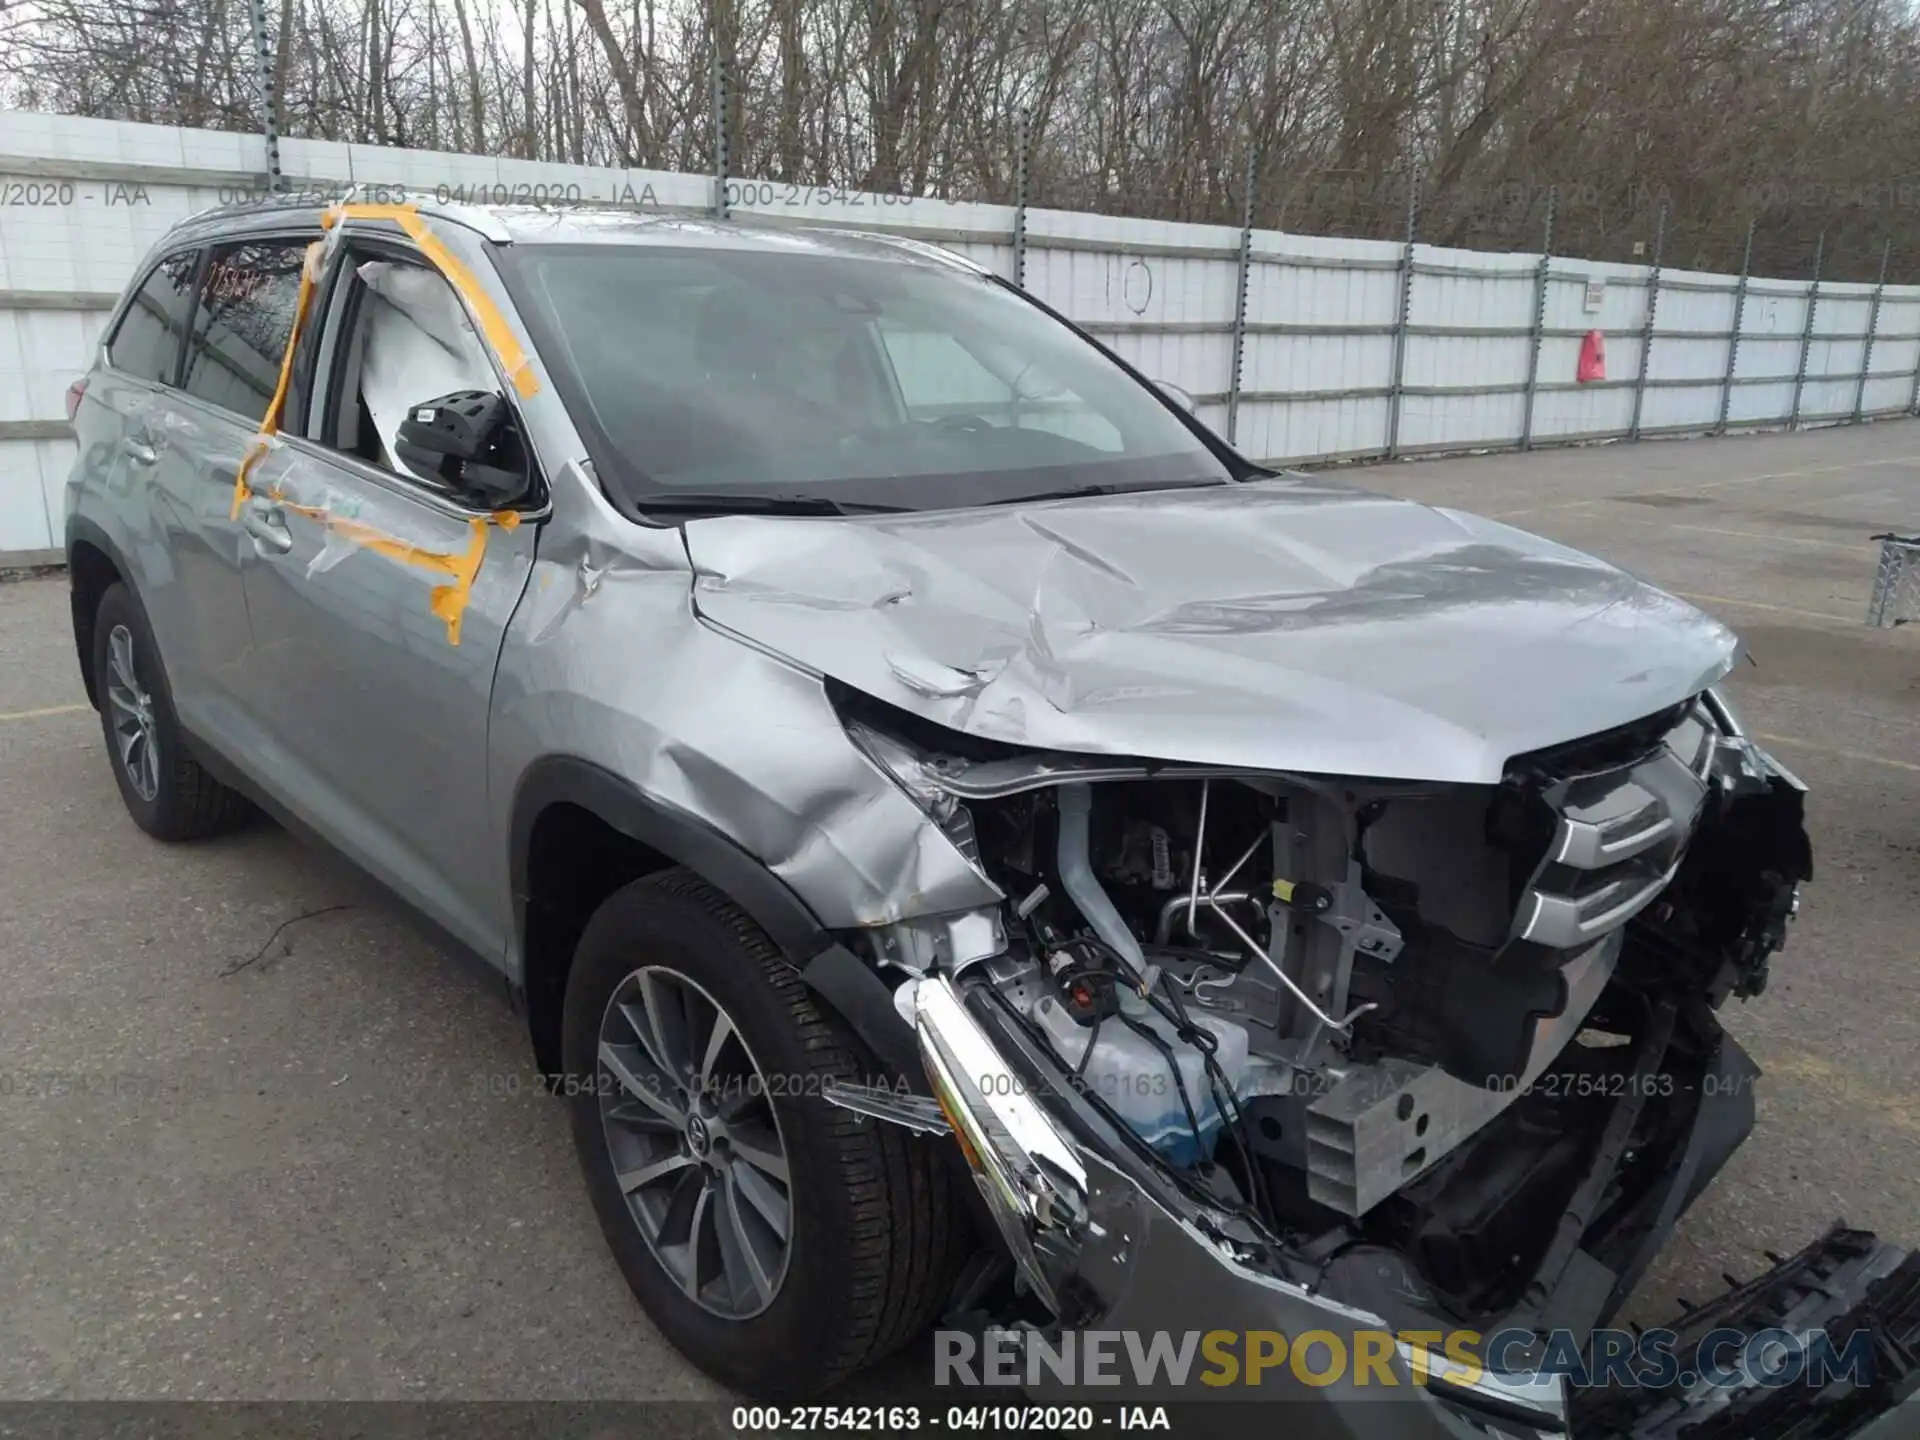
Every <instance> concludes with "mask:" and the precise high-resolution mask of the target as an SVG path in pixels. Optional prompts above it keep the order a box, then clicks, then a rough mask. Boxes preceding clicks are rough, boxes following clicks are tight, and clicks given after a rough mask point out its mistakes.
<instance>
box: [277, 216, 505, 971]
mask: <svg viewBox="0 0 1920 1440" xmlns="http://www.w3.org/2000/svg"><path fill="white" fill-rule="evenodd" d="M396 260H399V263H395V262H396ZM336 269H337V275H336V277H335V283H333V284H331V285H329V286H328V287H327V288H326V290H325V291H324V292H323V295H324V298H323V299H322V300H321V301H319V302H318V303H317V306H316V308H317V309H318V310H319V311H320V312H321V313H320V314H317V315H316V316H314V317H313V318H312V320H310V322H309V323H310V324H323V325H325V327H326V330H325V332H324V335H322V336H321V337H319V338H318V343H317V350H316V354H317V359H316V363H315V367H314V373H315V375H316V377H317V378H316V383H315V386H314V390H315V397H314V402H313V404H312V405H311V407H310V410H309V414H308V416H307V418H306V420H305V421H304V424H303V428H304V429H305V431H306V433H305V434H304V435H292V434H284V433H283V435H282V436H281V437H280V439H279V441H278V443H277V444H276V446H275V447H274V448H273V449H272V450H271V451H270V453H269V454H268V455H267V456H266V458H265V459H264V460H263V461H262V462H261V464H260V465H259V466H258V467H257V471H256V473H255V475H254V477H253V483H252V491H253V493H252V495H251V496H250V497H249V498H248V499H247V500H246V501H245V506H246V512H247V513H246V514H245V515H243V517H242V524H243V525H244V527H245V529H246V531H247V534H248V536H249V537H250V538H249V543H248V545H247V546H246V547H245V557H244V563H243V567H242V572H243V584H244V588H245V593H246V599H247V609H248V614H249V616H250V618H251V621H252V626H253V636H254V648H253V652H252V655H251V657H250V659H249V662H248V664H247V666H246V677H245V684H246V689H247V693H248V696H249V699H250V701H251V703H252V705H253V706H254V707H255V709H256V711H257V713H258V714H259V715H260V716H261V717H262V719H263V720H264V722H265V724H266V727H267V729H268V730H269V731H270V733H271V736H272V741H271V748H270V749H269V750H268V751H266V752H264V753H267V754H269V755H270V757H271V764H270V773H268V774H267V775H265V776H263V777H262V779H263V781H264V782H265V783H266V784H267V785H268V786H269V787H270V788H271V789H273V790H275V791H278V792H280V794H281V796H282V798H283V799H284V800H285V801H286V803H287V804H288V805H289V806H290V808H291V809H293V811H294V812H295V813H296V814H297V815H298V816H299V817H300V818H302V819H304V820H306V821H307V822H308V823H309V824H311V825H313V826H314V828H315V829H317V830H319V831H320V832H321V833H322V834H323V835H324V836H325V837H326V838H327V839H328V840H330V841H331V842H332V843H333V844H335V845H337V846H338V847H339V848H340V849H342V850H344V851H345V852H346V853H347V854H349V855H350V856H352V857H353V858H354V859H355V860H357V861H359V862H360V863H361V864H362V865H364V866H366V867H367V868H368V869H370V870H372V871H373V872H374V873H375V874H376V875H378V876H379V877H380V878H381V879H382V880H384V881H386V882H387V883H388V884H389V885H391V886H392V887H393V888H394V889H396V890H398V891H399V892H400V893H401V894H402V896H403V897H404V898H406V899H407V900H409V901H410V902H412V903H413V904H414V905H416V906H417V907H418V908H419V909H421V910H422V911H424V912H425V913H426V914H427V915H429V916H430V917H431V918H433V919H434V920H436V921H438V922H439V923H440V924H441V925H443V926H444V927H445V928H446V929H447V930H449V931H450V932H452V933H453V934H454V935H455V936H457V937H458V938H459V939H461V940H463V941H465V942H466V943H467V944H469V945H471V946H472V947H474V948H475V949H476V950H478V951H480V952H481V953H482V954H485V955H490V956H491V955H498V954H500V953H502V952H503V947H504V945H505V943H506V935H505V933H504V930H503V922H502V916H503V914H504V913H505V912H504V907H502V906H501V905H499V904H498V897H497V896H491V895H488V894H486V893H484V892H485V890H486V886H485V884H484V883H483V882H482V879H481V877H483V876H490V875H491V874H492V873H493V867H492V866H491V865H490V864H489V863H488V862H489V861H490V860H491V858H492V857H491V856H490V854H489V853H488V852H487V846H488V845H489V843H490V841H489V837H490V835H491V831H490V828H489V821H488V805H487V792H486V746H487V714H488V701H489V695H490V691H491V687H492V683H493V675H494V667H495V663H496V661H497V659H498V657H499V653H500V644H501V639H502V637H503V635H504V633H505V629H506V625H507V621H508V620H509V618H510V617H511V616H512V614H513V611H514V607H515V605H516V604H518V602H519V599H520V594H521V592H522V590H523V589H524V588H525V586H526V582H527V576H528V573H529V571H530V570H531V568H532V561H533V542H534V531H535V529H536V527H535V526H534V525H532V524H522V523H520V519H521V517H520V515H519V514H518V513H516V512H511V511H504V512H495V511H490V510H487V509H484V508H477V507H475V506H474V505H470V504H466V503H463V502H462V499H461V497H460V496H459V495H458V494H456V493H453V492H451V491H450V490H449V488H448V487H446V486H444V485H438V486H436V485H432V484H429V483H427V482H426V481H423V480H421V479H419V478H417V477H416V476H414V475H412V474H411V473H410V472H409V471H408V470H407V469H406V468H405V466H404V465H402V464H401V463H400V462H398V461H397V460H396V459H395V456H394V450H393V431H394V428H395V426H396V425H397V422H398V419H399V418H400V417H401V416H403V415H404V413H405V411H406V409H407V407H408V406H410V405H413V404H417V403H419V402H421V401H424V400H427V399H431V398H434V397H435V396H437V395H439V394H443V393H447V392H448V391H451V390H455V389H459V388H461V387H462V384H463V383H472V384H474V385H476V386H478V385H484V384H488V383H491V381H492V371H491V369H490V367H489V365H488V363H487V361H486V358H485V354H484V351H482V350H481V349H480V348H479V345H478V342H477V341H476V340H475V339H474V337H473V336H472V334H471V332H470V329H463V328H462V326H463V324H464V321H463V319H462V311H461V309H460V306H459V304H458V302H457V300H453V299H452V298H451V291H450V290H447V289H446V287H445V285H444V282H443V281H441V280H440V278H439V276H438V275H436V274H433V273H432V272H431V271H428V270H425V269H424V268H423V267H419V266H417V265H409V264H407V263H406V262H405V260H404V258H402V257H399V256H398V252H397V251H391V250H390V252H382V251H380V250H378V249H373V250H369V249H366V248H363V247H360V246H355V245H348V246H345V247H343V253H342V254H341V255H340V256H339V257H338V258H337V262H336ZM435 287H439V289H438V290H436V289H435ZM441 291H444V292H445V293H444V294H442V293H441ZM435 332H437V338H436V334H435ZM463 347H464V348H463ZM414 389H422V390H424V391H425V393H423V394H418V395H415V394H412V393H411V391H412V390H414Z"/></svg>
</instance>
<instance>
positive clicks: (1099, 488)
mask: <svg viewBox="0 0 1920 1440" xmlns="http://www.w3.org/2000/svg"><path fill="white" fill-rule="evenodd" d="M1231 483H1233V482H1231V481H1227V480H1134V481H1126V480H1120V481H1115V482H1113V483H1112V484H1108V485H1069V486H1067V487H1065V488H1064V489H1060V490H1042V491H1040V492H1039V493H1037V494H1033V495H1009V496H1008V497H1007V498H1006V499H1004V500H994V501H991V502H989V503H991V504H994V505H1028V504H1031V503H1033V502H1034V501H1036V500H1079V499H1083V498H1084V497H1086V496H1088V495H1138V494H1142V493H1144V492H1146V491H1148V490H1212V489H1217V488H1219V487H1220V486H1221V485H1226V484H1231Z"/></svg>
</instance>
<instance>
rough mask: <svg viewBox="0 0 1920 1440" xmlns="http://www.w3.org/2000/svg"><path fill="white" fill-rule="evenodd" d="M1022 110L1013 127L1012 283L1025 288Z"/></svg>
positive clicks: (1025, 123) (1025, 137)
mask: <svg viewBox="0 0 1920 1440" xmlns="http://www.w3.org/2000/svg"><path fill="white" fill-rule="evenodd" d="M1029 124H1030V121H1029V120H1028V118H1027V112H1026V111H1024V110H1022V111H1021V112H1020V115H1019V118H1018V119H1017V120H1016V121H1015V122H1014V127H1013V283H1014V284H1015V285H1016V286H1017V287H1018V288H1020V289H1022V290H1024V289H1026V288H1027V140H1028V135H1027V130H1028V126H1029Z"/></svg>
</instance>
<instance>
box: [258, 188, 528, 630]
mask: <svg viewBox="0 0 1920 1440" xmlns="http://www.w3.org/2000/svg"><path fill="white" fill-rule="evenodd" d="M341 220H391V221H393V222H394V223H395V224H397V225H398V226H399V227H400V228H401V229H402V230H404V231H405V232H406V233H407V235H408V237H409V238H411V239H412V241H413V242H414V244H416V245H418V246H419V247H420V253H421V254H423V255H425V256H426V257H427V259H428V260H430V261H431V262H432V263H433V266H434V268H435V269H436V270H438V271H439V272H440V273H441V274H442V275H443V276H445V277H446V280H447V283H448V284H450V285H452V286H453V288H454V289H455V290H457V291H458V292H459V293H460V295H461V296H462V297H463V298H464V299H465V300H466V302H467V304H468V305H469V306H471V307H472V309H473V314H474V318H475V319H476V320H477V321H478V322H479V326H480V333H481V334H482V335H483V336H485V337H486V341H487V344H488V345H489V346H490V347H491V348H492V350H493V353H494V354H495V355H496V356H497V357H498V358H499V361H500V364H501V367H502V368H503V369H504V370H505V371H506V372H507V378H508V380H510V381H511V382H512V384H513V388H514V390H515V391H516V392H518V393H519V394H520V395H522V396H528V395H533V394H536V393H538V391H539V389H540V381H539V378H538V377H537V376H535V374H534V373H533V362H532V360H531V359H530V358H529V357H528V355H527V353H526V351H524V350H522V349H521V348H520V342H519V340H518V339H517V338H515V336H514V333H513V330H512V328H511V327H510V326H509V325H508V324H507V320H506V317H505V316H504V315H502V314H501V313H500V307H499V306H497V305H495V304H494V303H493V299H492V297H491V296H489V295H488V294H487V293H486V291H484V290H482V289H481V288H480V285H479V282H478V281H476V280H475V279H474V277H473V272H472V271H470V270H469V269H467V267H466V266H465V265H463V264H461V263H460V259H459V257H458V256H456V255H455V254H454V253H453V252H452V251H451V250H449V249H447V247H446V246H445V245H444V244H443V243H442V242H441V240H440V237H439V236H437V235H435V234H434V233H433V231H432V230H430V229H429V228H428V227H427V223H426V221H424V220H422V219H421V218H420V214H419V212H418V211H417V210H415V209H414V207H413V206H411V205H333V206H330V207H329V208H328V209H326V210H324V211H322V212H321V215H320V228H321V229H322V230H331V229H332V228H333V227H334V226H335V225H337V224H338V223H339V222H340V221H341ZM324 246H325V242H324V241H320V240H316V241H314V242H313V243H312V244H311V245H309V246H308V247H307V252H306V258H305V260H304V262H303V263H302V264H301V266H300V293H299V296H298V298H297V299H296V300H295V302H294V308H293V330H292V332H291V333H290V334H289V335H288V336H287V349H286V353H285V354H284V355H283V356H281V359H280V378H279V381H278V383H277V384H276V385H275V386H274V391H273V398H272V399H271V400H270V401H268V402H267V413H266V414H265V415H264V416H263V417H261V421H260V430H259V433H258V434H256V435H255V436H254V437H253V440H252V441H251V442H250V443H249V444H248V445H247V450H246V454H244V455H243V456H241V458H240V465H239V468H238V469H237V470H236V471H235V472H234V479H233V510H232V514H231V515H230V517H229V518H230V519H233V520H238V519H239V518H240V511H241V509H242V508H243V507H244V506H245V505H246V503H247V501H248V500H250V499H251V498H253V494H254V492H253V489H252V487H251V486H250V485H249V484H248V479H247V477H248V476H249V474H250V473H251V472H252V470H253V468H254V466H256V465H257V464H259V463H260V460H261V457H263V456H264V455H265V454H266V453H267V451H268V450H269V449H270V448H271V446H272V442H273V437H274V436H275V435H276V434H278V433H279V430H280V419H281V415H282V412H283V411H284V410H285V408H286V403H287V391H288V389H289V388H290V387H291V384H292V380H293V356H294V351H295V350H296V349H298V348H299V345H300V334H301V331H302V330H303V329H304V328H305V326H306V321H307V313H308V311H309V309H310V308H311V305H312V301H313V291H314V285H315V282H316V280H317V279H318V275H319V268H320V261H321V256H322V254H323V252H324ZM269 498H271V499H272V500H273V501H274V502H275V503H277V504H280V505H282V506H284V507H285V508H286V509H288V510H291V511H293V512H294V513H295V514H298V515H304V516H306V517H307V518H308V519H310V520H313V521H315V522H316V523H317V524H320V525H323V526H325V527H326V528H327V529H328V530H329V531H331V532H333V533H335V534H338V535H343V536H345V537H346V538H347V539H349V540H351V541H353V542H354V543H355V544H357V545H361V546H364V547H365V548H366V549H368V550H371V551H372V552H373V553H374V554H376V555H380V556H384V557H385V558H386V559H389V560H393V561H395V562H397V563H399V564H402V565H411V566H414V567H416V568H419V569H424V570H431V571H435V572H437V573H439V574H443V575H445V576H447V577H448V583H446V584H445V585H436V586H434V588H433V590H432V591H431V592H430V593H429V595H428V601H427V604H428V608H429V609H430V610H431V611H432V612H433V614H434V615H436V616H437V617H439V618H440V619H441V620H443V621H445V622H446V626H447V643H448V644H449V645H458V644H459V643H460V622H461V619H462V617H463V616H464V615H465V614H466V609H467V601H468V600H469V599H470V598H471V596H472V594H473V582H474V580H475V579H477V578H478V576H479V574H480V566H481V564H482V563H483V562H484V561H485V560H486V558H487V531H488V530H489V529H491V528H493V527H494V526H498V527H499V528H500V529H502V530H511V529H513V528H514V527H515V526H516V525H518V524H519V523H520V516H519V514H518V513H517V512H516V511H512V510H496V511H494V512H493V513H492V514H491V515H487V516H474V517H473V518H472V519H470V520H468V522H467V524H468V526H469V527H470V530H471V534H470V536H469V538H468V541H467V548H466V549H465V550H464V551H461V552H459V553H457V554H451V553H445V552H442V551H438V550H428V549H425V548H423V547H421V546H418V545H415V544H413V543H412V542H410V541H407V540H402V539H400V538H399V537H398V536H395V535H389V534H387V533H386V532H385V531H382V530H376V529H375V528H374V527H372V526H371V525H366V524H363V523H362V522H360V521H358V520H350V519H347V518H346V517H344V516H339V515H335V514H334V513H333V512H332V511H330V510H327V509H324V508H323V507H320V506H316V505H297V504H295V503H294V502H292V501H290V500H288V499H287V498H286V497H285V496H284V495H282V494H281V493H280V492H279V491H278V490H274V491H272V492H270V496H269Z"/></svg>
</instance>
